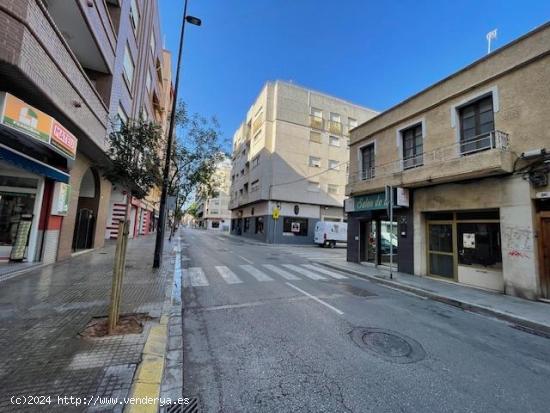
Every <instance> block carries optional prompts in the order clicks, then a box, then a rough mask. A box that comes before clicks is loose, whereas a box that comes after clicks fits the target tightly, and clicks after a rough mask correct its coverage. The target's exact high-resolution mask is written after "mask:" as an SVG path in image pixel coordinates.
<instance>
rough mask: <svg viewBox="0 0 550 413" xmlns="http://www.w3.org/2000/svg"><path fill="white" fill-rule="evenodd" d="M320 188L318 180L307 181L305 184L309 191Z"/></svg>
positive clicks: (315, 190)
mask: <svg viewBox="0 0 550 413" xmlns="http://www.w3.org/2000/svg"><path fill="white" fill-rule="evenodd" d="M320 189H321V187H320V185H319V182H313V181H309V182H308V184H307V190H308V191H310V192H319V190H320Z"/></svg>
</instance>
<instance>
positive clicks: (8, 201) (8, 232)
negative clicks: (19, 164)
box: [0, 178, 35, 246]
mask: <svg viewBox="0 0 550 413" xmlns="http://www.w3.org/2000/svg"><path fill="white" fill-rule="evenodd" d="M18 179H21V178H18ZM34 201H35V195H34V194H25V193H15V192H0V246H9V245H12V244H13V242H14V241H15V239H16V237H17V228H18V226H19V222H20V221H21V220H22V218H24V216H32V213H33V209H34Z"/></svg>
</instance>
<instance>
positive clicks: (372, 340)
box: [350, 327, 426, 364]
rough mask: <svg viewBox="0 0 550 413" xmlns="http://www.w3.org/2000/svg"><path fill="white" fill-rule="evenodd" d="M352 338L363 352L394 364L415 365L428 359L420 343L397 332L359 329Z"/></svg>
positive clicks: (354, 331)
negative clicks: (425, 358)
mask: <svg viewBox="0 0 550 413" xmlns="http://www.w3.org/2000/svg"><path fill="white" fill-rule="evenodd" d="M350 336H351V339H352V340H353V341H354V343H355V344H357V345H358V346H359V347H360V348H362V349H363V350H365V351H367V352H369V353H370V354H372V355H375V356H377V357H379V358H382V359H383V360H386V361H389V362H392V363H403V364H404V363H415V362H417V361H420V360H422V359H424V357H426V352H425V351H424V349H423V348H422V345H421V344H420V343H419V342H418V341H416V340H414V339H412V338H410V337H408V336H406V335H404V334H401V333H398V332H396V331H391V330H386V329H382V328H366V327H358V328H354V329H353V330H352V331H351V333H350Z"/></svg>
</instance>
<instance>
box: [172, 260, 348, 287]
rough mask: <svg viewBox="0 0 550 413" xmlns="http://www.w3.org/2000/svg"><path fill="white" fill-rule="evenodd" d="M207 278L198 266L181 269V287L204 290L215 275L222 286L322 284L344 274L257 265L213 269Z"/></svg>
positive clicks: (302, 267) (315, 268) (310, 266)
mask: <svg viewBox="0 0 550 413" xmlns="http://www.w3.org/2000/svg"><path fill="white" fill-rule="evenodd" d="M214 269H215V271H208V276H207V274H206V273H205V271H204V269H203V268H202V267H190V268H187V269H183V270H182V277H183V288H193V287H208V286H210V285H211V284H212V283H215V282H216V280H215V279H214V278H216V277H217V276H219V279H221V280H222V281H223V282H224V283H225V284H230V285H233V284H242V283H249V282H272V281H277V280H283V279H284V280H288V281H299V280H304V279H309V280H314V281H324V280H327V279H336V280H342V279H345V278H348V277H346V276H345V275H343V274H341V273H339V272H337V271H331V270H330V269H327V268H323V267H320V266H317V265H313V264H301V265H296V264H282V265H273V264H258V265H256V266H254V265H250V264H246V265H236V266H233V267H232V268H229V267H227V266H225V265H218V266H215V267H214Z"/></svg>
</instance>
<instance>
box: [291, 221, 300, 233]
mask: <svg viewBox="0 0 550 413" xmlns="http://www.w3.org/2000/svg"><path fill="white" fill-rule="evenodd" d="M290 232H300V223H299V222H292V223H291V224H290Z"/></svg>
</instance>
